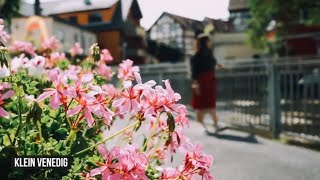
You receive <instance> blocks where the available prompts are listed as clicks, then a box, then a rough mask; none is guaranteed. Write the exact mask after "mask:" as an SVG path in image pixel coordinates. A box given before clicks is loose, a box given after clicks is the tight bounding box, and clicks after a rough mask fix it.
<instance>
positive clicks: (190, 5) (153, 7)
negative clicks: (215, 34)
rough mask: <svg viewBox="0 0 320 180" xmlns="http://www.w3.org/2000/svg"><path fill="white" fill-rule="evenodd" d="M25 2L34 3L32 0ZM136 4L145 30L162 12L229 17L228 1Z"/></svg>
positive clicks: (144, 1)
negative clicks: (139, 9)
mask: <svg viewBox="0 0 320 180" xmlns="http://www.w3.org/2000/svg"><path fill="white" fill-rule="evenodd" d="M25 1H27V2H34V0H25ZM46 1H54V0H41V2H46ZM79 1H81V0H79ZM92 1H94V0H92ZM106 1H109V0H106ZM110 1H114V0H110ZM138 2H139V5H140V8H141V11H142V14H143V18H142V20H141V25H142V26H143V27H144V28H146V29H149V28H150V26H151V25H152V24H153V23H154V22H155V21H156V20H157V19H158V18H159V17H160V15H161V14H162V13H163V12H169V13H172V14H176V15H180V16H184V17H188V18H191V19H196V20H203V19H204V18H205V17H210V18H213V19H227V18H228V17H229V12H228V4H229V0H138Z"/></svg>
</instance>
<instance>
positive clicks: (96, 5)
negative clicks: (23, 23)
mask: <svg viewBox="0 0 320 180" xmlns="http://www.w3.org/2000/svg"><path fill="white" fill-rule="evenodd" d="M119 1H121V11H122V18H123V19H124V20H125V19H127V16H128V13H129V11H130V7H131V4H132V3H133V0H90V2H91V4H90V5H87V4H85V2H84V0H50V1H47V2H42V3H41V5H40V6H41V8H42V12H41V13H42V15H56V14H62V13H70V12H79V11H88V10H95V9H107V8H111V7H112V6H113V5H115V4H116V3H117V2H119ZM20 12H21V14H22V15H25V16H30V15H33V14H34V10H33V4H32V3H29V2H26V1H22V6H21V10H20Z"/></svg>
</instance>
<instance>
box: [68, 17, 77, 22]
mask: <svg viewBox="0 0 320 180" xmlns="http://www.w3.org/2000/svg"><path fill="white" fill-rule="evenodd" d="M69 22H71V23H75V24H76V23H78V18H77V16H70V17H69Z"/></svg>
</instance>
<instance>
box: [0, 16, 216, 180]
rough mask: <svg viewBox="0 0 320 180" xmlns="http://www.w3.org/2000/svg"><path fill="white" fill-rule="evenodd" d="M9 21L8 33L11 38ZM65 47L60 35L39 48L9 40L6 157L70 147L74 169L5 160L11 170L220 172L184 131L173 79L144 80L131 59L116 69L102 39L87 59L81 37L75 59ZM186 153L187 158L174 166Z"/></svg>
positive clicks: (37, 175) (1, 124)
mask: <svg viewBox="0 0 320 180" xmlns="http://www.w3.org/2000/svg"><path fill="white" fill-rule="evenodd" d="M2 22H3V21H2V20H1V21H0V41H1V42H6V41H7V39H8V38H9V36H8V35H7V33H5V32H4V31H3V25H2ZM59 48H60V42H59V41H58V40H57V39H56V38H55V37H50V38H49V39H47V40H45V41H44V42H43V43H42V45H41V46H40V47H38V48H36V47H34V46H33V45H32V44H31V43H28V42H18V41H17V42H13V43H12V45H11V46H9V48H6V47H5V46H4V45H3V44H2V43H1V50H0V51H1V56H0V58H1V68H0V78H1V79H0V134H1V136H2V137H3V138H1V139H0V151H1V153H0V155H1V157H0V158H1V159H0V162H1V163H3V162H6V160H10V157H13V156H16V155H45V156H54V155H55V156H56V155H69V156H72V157H73V164H72V166H71V169H67V170H53V169H42V170H40V171H35V170H32V169H31V170H30V169H29V170H28V169H27V170H21V169H11V167H8V164H5V165H1V171H2V172H3V174H4V175H5V176H6V177H9V178H17V179H19V178H20V179H21V178H27V179H48V178H49V179H50V178H53V179H55V178H62V179H88V180H89V179H106V180H113V179H114V180H116V179H168V180H169V179H201V178H203V179H213V177H212V175H211V174H210V167H211V165H212V157H211V156H209V155H206V154H205V153H203V152H202V151H201V148H200V146H199V145H193V144H192V143H191V142H190V140H189V139H188V138H187V137H186V136H184V134H183V129H184V128H186V127H188V126H189V124H188V118H187V113H188V112H187V109H186V107H185V106H184V105H182V104H179V103H178V102H179V100H180V98H181V97H180V95H179V94H178V93H176V92H175V91H174V90H173V89H172V87H171V85H170V81H169V80H164V81H163V82H164V87H162V86H161V85H157V83H156V82H155V81H152V80H151V81H147V82H143V81H142V78H141V76H140V73H139V72H140V69H139V67H138V66H134V64H133V61H131V60H129V59H127V60H124V61H122V62H121V63H120V64H119V67H118V69H117V70H116V69H115V68H114V67H111V66H110V63H111V62H112V60H113V58H112V56H111V54H110V53H109V51H108V50H107V49H103V50H100V49H99V47H98V46H97V44H95V45H93V46H92V47H91V48H90V53H89V56H88V57H86V58H85V59H83V60H82V61H80V60H78V59H77V57H78V55H82V54H83V52H84V50H83V49H82V48H81V46H80V44H79V43H76V44H75V45H74V47H73V48H72V49H70V51H69V53H70V56H71V60H67V59H66V55H65V54H64V53H59V52H57V51H58V50H59ZM9 54H11V57H10V56H9ZM79 62H80V63H79ZM111 81H117V82H118V83H117V85H114V84H112V83H111ZM178 153H180V154H182V155H183V157H184V160H183V161H180V162H179V164H180V165H178V166H176V167H170V161H172V158H173V155H174V154H178Z"/></svg>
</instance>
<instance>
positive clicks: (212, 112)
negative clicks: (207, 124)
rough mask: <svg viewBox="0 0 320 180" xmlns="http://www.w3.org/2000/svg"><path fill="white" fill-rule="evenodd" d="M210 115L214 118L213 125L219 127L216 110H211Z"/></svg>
mask: <svg viewBox="0 0 320 180" xmlns="http://www.w3.org/2000/svg"><path fill="white" fill-rule="evenodd" d="M210 115H211V117H212V121H213V125H214V126H215V127H216V126H218V116H217V111H216V109H215V108H212V109H210Z"/></svg>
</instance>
